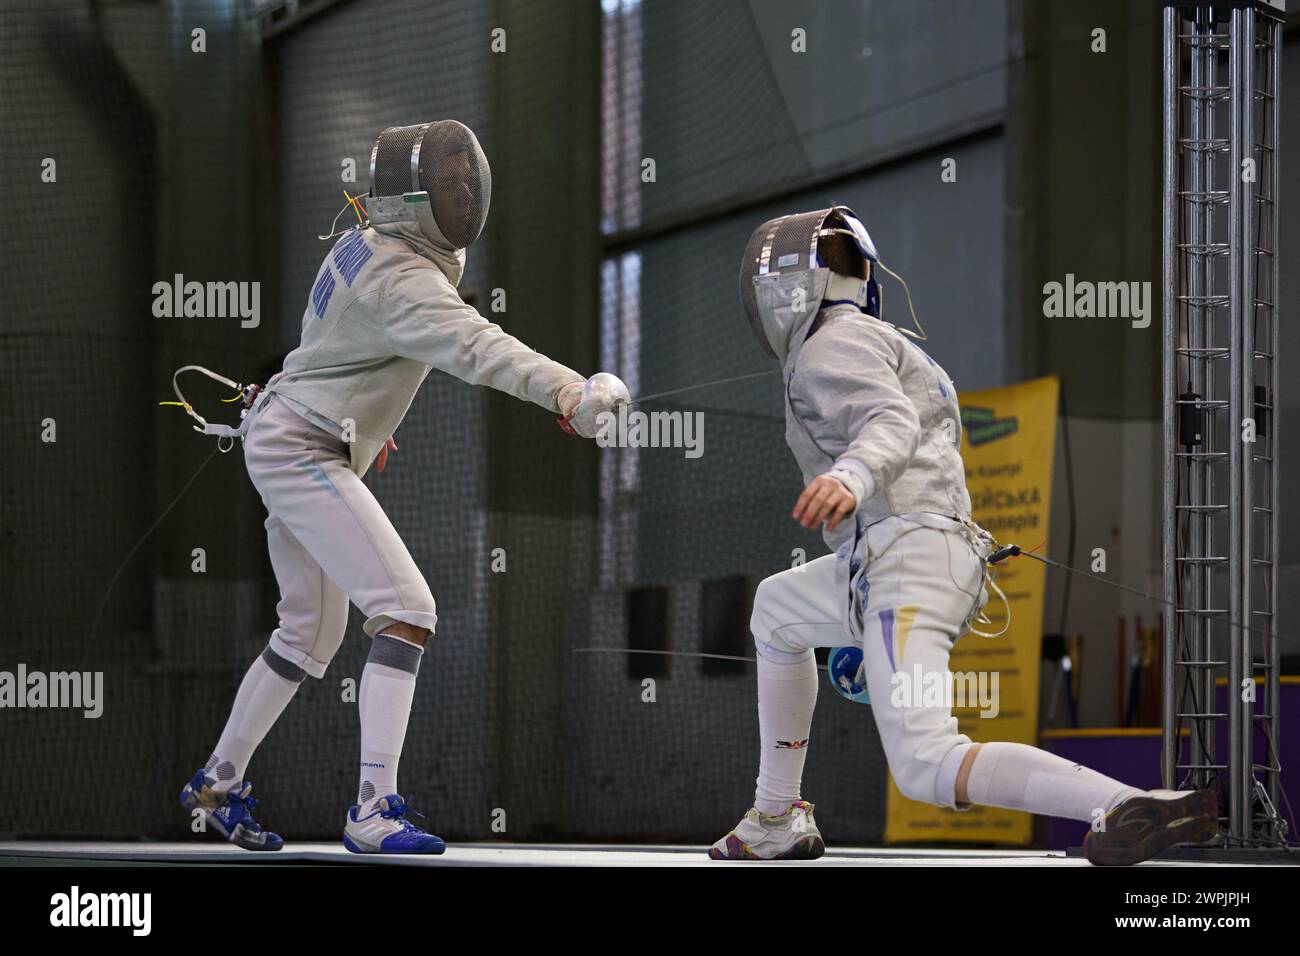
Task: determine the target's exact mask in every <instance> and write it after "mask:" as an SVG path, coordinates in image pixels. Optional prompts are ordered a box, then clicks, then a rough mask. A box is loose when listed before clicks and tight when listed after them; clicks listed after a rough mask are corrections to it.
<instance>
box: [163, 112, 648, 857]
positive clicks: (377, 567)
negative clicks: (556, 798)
mask: <svg viewBox="0 0 1300 956" xmlns="http://www.w3.org/2000/svg"><path fill="white" fill-rule="evenodd" d="M371 178H372V182H371V189H370V193H369V196H368V198H367V213H368V218H369V226H368V227H364V226H361V227H357V228H354V229H351V230H349V231H348V232H346V233H344V234H343V236H342V238H340V239H339V240H338V242H337V243H335V245H334V246H333V248H332V249H331V250H330V252H329V253H328V254H327V255H326V257H325V260H324V262H323V263H322V264H321V267H320V269H319V271H318V272H317V274H316V279H315V281H314V283H313V285H312V288H311V292H310V295H309V296H308V301H307V306H306V310H305V311H304V313H303V318H302V339H301V344H300V345H299V346H298V348H296V349H295V350H294V351H293V352H291V353H290V354H289V355H288V356H287V358H286V359H285V362H284V368H283V370H282V371H281V372H279V373H277V374H276V375H275V376H273V377H272V378H271V380H270V381H269V382H268V383H267V385H266V388H265V389H263V390H262V391H261V392H260V393H259V394H258V395H257V398H256V401H255V403H254V405H253V407H252V409H251V410H250V411H249V413H248V416H247V419H246V422H245V427H244V428H243V437H244V448H245V463H246V465H247V468H248V473H249V476H250V477H251V478H252V481H253V484H254V486H255V487H256V488H257V490H258V493H259V494H260V495H261V498H262V502H263V503H264V505H265V506H266V510H267V515H268V516H267V519H266V533H267V546H268V548H269V550H270V556H271V564H272V567H273V569H274V571H275V576H276V580H277V582H278V583H279V586H280V603H279V605H278V608H277V612H278V616H279V626H278V627H277V628H276V629H275V630H274V632H273V633H272V634H271V637H270V641H269V643H268V644H267V647H266V649H265V650H263V651H262V653H261V655H260V656H259V657H258V658H257V659H256V660H254V661H253V663H252V666H251V667H250V668H249V670H248V672H247V674H246V675H245V677H244V680H243V683H242V684H241V685H240V687H239V691H238V693H237V695H236V697H235V703H234V706H233V708H232V710H231V714H230V718H229V720H228V722H227V724H226V727H225V729H224V731H223V732H222V734H221V737H220V739H219V740H218V741H217V745H216V747H215V748H214V749H213V750H212V753H211V756H210V757H209V759H208V761H207V762H206V764H205V765H204V766H203V767H202V768H200V769H199V770H198V771H197V772H196V773H195V774H194V777H193V779H192V780H191V781H190V782H189V783H188V784H186V786H185V787H184V789H183V790H182V792H181V803H182V805H183V806H184V807H185V808H186V809H188V810H190V811H191V812H200V813H202V814H203V815H204V816H205V817H206V819H207V821H208V825H209V826H210V827H211V829H212V831H213V832H215V833H217V834H218V835H220V836H221V837H223V838H225V839H227V840H229V841H230V842H232V843H235V844H236V845H239V846H242V847H246V848H248V849H256V850H275V849H279V848H280V846H281V845H282V844H283V840H282V839H281V838H280V837H279V836H277V835H276V834H274V833H271V832H269V831H266V830H264V829H262V828H261V827H260V826H259V825H258V824H257V823H256V822H255V821H254V819H253V816H252V810H253V809H254V808H255V806H256V804H255V802H254V801H253V799H252V798H251V797H250V795H249V794H250V791H251V784H249V783H248V781H247V780H246V778H245V771H246V768H247V767H248V764H249V761H250V760H251V759H252V756H253V753H254V751H255V750H256V748H257V746H258V745H259V744H260V743H261V742H262V740H263V738H264V737H265V736H266V734H267V732H268V731H269V730H270V729H271V726H272V725H273V724H274V723H275V721H276V719H277V718H278V717H279V716H280V714H281V713H282V712H283V711H284V709H285V707H286V706H288V704H289V701H290V700H291V699H292V698H293V696H294V694H295V692H296V691H297V689H298V687H299V686H300V685H301V684H302V682H303V681H304V680H305V679H306V678H307V677H314V678H320V677H323V676H324V674H325V671H326V668H327V667H328V666H329V663H330V661H331V659H332V658H333V657H334V654H335V652H336V651H337V650H338V649H339V645H340V644H341V643H342V641H343V636H344V631H345V629H346V625H347V619H348V602H349V600H351V602H352V603H353V604H355V605H356V606H357V607H358V608H359V609H360V610H361V612H362V613H363V614H364V615H365V625H364V630H365V634H366V636H367V637H368V638H369V639H370V651H369V655H368V657H367V659H366V664H365V668H364V670H363V671H362V674H361V681H360V688H359V699H358V711H359V713H360V721H361V760H360V775H359V786H358V792H357V797H356V803H355V805H353V806H352V807H351V809H350V810H349V811H348V812H347V816H346V820H345V824H344V836H343V840H344V844H345V845H346V846H347V848H348V849H349V850H352V851H353V852H360V853H374V852H399V853H439V852H441V851H442V849H443V842H442V840H441V839H439V838H438V837H436V836H434V835H433V834H430V833H427V832H425V831H424V830H423V829H421V828H420V827H417V826H416V825H415V824H413V823H411V822H410V821H409V820H408V819H407V815H406V805H405V802H404V801H403V799H402V797H401V796H400V795H399V791H398V787H397V769H398V761H399V758H400V756H401V753H402V746H403V742H404V740H405V737H406V730H407V722H408V719H409V717H410V712H411V703H412V700H413V699H414V694H415V684H416V677H417V675H418V674H419V671H420V661H421V659H422V657H423V654H424V646H425V642H426V640H427V639H428V637H429V636H430V635H431V634H432V633H433V632H434V630H435V627H436V624H437V619H438V618H437V611H436V608H435V604H434V599H433V595H432V594H431V593H430V591H429V587H428V585H427V584H426V582H425V580H424V576H423V575H422V574H421V573H420V570H419V568H418V567H417V566H416V563H415V561H414V560H413V559H412V557H411V555H410V552H408V551H407V549H406V546H405V545H404V544H403V543H402V540H401V538H400V537H399V536H398V534H397V531H396V530H395V529H394V528H393V525H392V523H391V522H390V521H389V520H388V517H387V515H385V514H384V511H383V509H382V508H381V507H380V506H379V503H378V502H377V501H376V499H375V497H374V495H373V494H372V493H371V492H370V490H369V488H367V487H366V485H365V484H364V483H363V482H362V476H363V475H364V474H365V473H366V471H367V470H368V469H369V468H370V466H371V464H372V463H377V470H379V471H383V469H384V467H385V464H386V462H387V459H388V456H389V455H390V454H391V453H393V452H395V451H396V449H397V446H396V444H395V442H394V441H393V438H392V435H393V433H394V432H395V431H396V429H397V426H398V425H399V423H400V422H401V421H402V418H403V417H404V416H405V414H406V412H407V409H408V408H409V407H410V405H411V402H412V400H413V399H414V397H415V393H416V391H417V389H418V388H419V387H420V385H421V384H422V383H423V382H424V379H425V377H426V376H427V375H428V374H429V372H430V370H431V369H434V368H436V369H440V370H442V371H444V372H449V373H450V374H452V375H455V376H456V377H458V378H460V379H462V380H464V381H466V382H470V383H473V384H477V385H489V386H491V387H493V388H496V389H499V390H501V391H504V392H506V393H508V394H510V395H513V396H515V397H516V398H520V399H525V400H528V401H531V402H534V403H536V404H538V405H540V406H542V407H543V408H545V409H548V410H549V411H551V412H553V413H559V414H561V415H563V416H565V418H566V419H572V418H574V416H578V413H579V411H581V412H582V413H583V414H581V415H580V416H578V421H579V422H586V421H590V420H591V419H592V418H593V417H594V416H593V415H592V414H591V412H593V411H595V412H599V411H601V410H603V409H594V410H593V409H591V408H588V407H586V406H587V403H588V396H589V394H590V393H589V390H588V389H586V388H584V385H583V382H584V379H583V377H582V376H581V375H579V374H578V373H577V372H574V371H573V370H571V369H569V368H566V367H564V366H563V365H560V364H558V363H556V362H553V361H551V360H550V359H549V358H547V357H546V356H544V355H541V354H540V353H538V352H535V351H533V350H532V349H530V348H528V347H527V346H526V345H524V344H523V343H522V342H520V341H519V340H517V339H515V338H514V337H512V336H510V335H508V334H507V333H505V332H504V331H503V330H502V329H501V328H499V327H498V326H497V325H494V324H492V323H490V322H488V321H487V320H486V319H484V318H483V317H482V316H481V315H479V314H478V312H477V311H475V310H474V309H473V308H472V307H471V306H469V305H467V304H466V303H465V302H464V301H463V300H462V299H461V297H460V295H459V293H458V292H457V290H456V285H457V283H458V282H459V280H460V278H461V274H462V272H463V269H464V264H465V251H464V250H465V247H466V246H468V245H469V244H470V243H471V242H473V241H474V239H476V238H477V237H478V235H479V233H480V232H481V230H482V228H483V224H484V220H485V219H486V218H487V211H488V203H489V197H490V194H491V173H490V171H489V167H488V163H487V159H486V157H484V155H483V151H482V149H481V148H480V146H479V143H478V140H477V139H476V138H475V136H474V134H473V133H472V132H471V131H470V130H469V129H468V128H466V127H465V126H463V125H461V124H460V123H457V122H454V121H451V120H444V121H440V122H436V123H429V124H424V125H421V126H408V127H395V128H390V129H387V130H385V131H384V132H383V133H381V134H380V136H379V139H378V141H377V142H376V144H375V148H374V151H373V153H372V161H371ZM619 384H620V385H621V383H619ZM601 394H602V395H605V394H608V392H607V390H606V391H602V392H601ZM622 395H623V397H626V390H625V389H624V390H623V392H622ZM579 431H582V429H579ZM584 437H588V438H590V437H592V434H591V433H590V432H588V433H585V436H584Z"/></svg>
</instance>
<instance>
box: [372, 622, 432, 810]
mask: <svg viewBox="0 0 1300 956" xmlns="http://www.w3.org/2000/svg"><path fill="white" fill-rule="evenodd" d="M423 654H424V648H422V647H420V646H419V645H418V644H412V643H411V642H409V641H405V640H403V639H402V638H400V637H394V636H393V635H391V634H379V635H376V637H375V639H374V641H373V642H372V643H371V645H370V656H369V657H368V658H367V659H366V666H365V669H364V670H363V671H362V672H361V687H360V690H359V691H358V699H357V709H358V710H359V711H360V714H361V783H360V786H359V787H358V789H357V804H358V805H359V806H360V807H361V811H360V814H361V815H364V814H366V813H368V812H369V811H370V810H371V809H372V807H373V804H374V802H375V801H376V800H378V799H379V798H380V797H386V796H388V795H389V794H390V793H397V761H398V759H399V758H400V757H401V755H402V744H403V743H404V742H405V740H406V725H407V722H408V720H409V719H410V716H411V702H412V701H413V700H415V677H416V674H417V673H419V670H420V658H421V656H422V655H423Z"/></svg>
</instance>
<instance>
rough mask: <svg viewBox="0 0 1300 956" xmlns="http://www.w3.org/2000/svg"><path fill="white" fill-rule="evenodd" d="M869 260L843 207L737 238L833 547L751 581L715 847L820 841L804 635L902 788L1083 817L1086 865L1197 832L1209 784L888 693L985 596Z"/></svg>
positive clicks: (955, 468)
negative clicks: (1106, 764)
mask: <svg viewBox="0 0 1300 956" xmlns="http://www.w3.org/2000/svg"><path fill="white" fill-rule="evenodd" d="M878 263H879V256H878V254H877V253H876V250H875V247H874V245H873V244H872V242H871V239H870V237H869V236H868V234H867V231H866V229H865V227H864V226H863V224H862V222H861V221H860V220H859V219H858V218H857V217H856V216H855V215H854V214H853V212H852V211H851V210H849V209H847V208H846V207H842V206H841V207H831V208H829V209H822V210H817V211H815V212H812V213H803V214H798V215H794V216H786V217H780V218H778V219H775V220H771V221H769V222H767V223H764V224H763V225H762V226H760V227H759V228H758V229H757V230H755V232H754V235H753V237H752V238H751V240H750V243H749V246H748V248H747V249H746V252H745V258H744V261H743V264H742V268H741V298H742V302H743V304H744V306H745V311H746V315H747V317H748V318H749V320H750V323H751V326H752V327H753V330H754V332H755V333H756V334H757V335H758V337H759V341H760V343H761V344H762V345H763V346H764V348H765V349H766V350H767V351H768V353H769V354H771V355H772V356H773V357H774V358H776V359H777V360H779V361H780V362H782V365H783V376H782V381H783V383H784V386H785V396H786V401H785V410H786V443H787V444H788V445H789V447H790V450H791V452H793V453H794V456H795V459H796V461H797V462H798V464H799V467H800V470H801V472H802V473H803V479H804V484H805V486H806V487H805V489H804V492H803V493H802V494H801V496H800V497H799V499H798V501H797V502H796V505H795V509H794V512H793V517H794V518H795V520H797V521H799V522H800V523H801V524H803V525H804V527H807V528H816V527H818V526H821V527H822V528H823V532H824V538H825V540H826V543H827V544H828V545H829V546H830V548H831V549H832V551H833V552H834V553H832V554H828V555H826V556H824V557H820V558H817V559H816V560H813V561H810V562H808V563H807V564H805V565H802V566H799V567H794V568H791V569H789V570H786V571H782V572H780V573H779V574H774V575H772V576H771V577H769V578H766V579H765V580H764V581H763V582H762V583H761V584H760V585H759V587H758V590H757V593H756V594H755V598H754V606H753V613H752V617H751V622H750V623H751V629H752V631H753V637H754V643H755V647H756V650H757V668H758V711H759V735H760V762H759V775H758V781H757V788H756V792H755V802H754V807H753V808H751V809H750V810H749V811H748V812H747V813H746V815H745V817H744V818H743V819H742V820H741V822H740V824H739V825H737V827H736V828H735V829H734V830H732V831H731V832H730V833H728V834H727V835H726V836H725V837H723V838H722V839H721V840H719V841H718V842H717V843H715V844H714V845H713V847H712V848H711V849H710V856H712V857H713V858H714V859H730V860H736V859H778V858H780V859H790V858H815V857H818V856H820V855H821V854H822V853H823V851H824V842H823V839H822V836H821V833H820V832H819V831H818V828H817V825H816V822H815V820H814V818H813V806H812V804H811V803H808V802H807V801H805V800H803V799H802V796H801V793H800V787H801V782H802V775H803V765H804V758H805V756H806V753H807V747H808V745H809V740H810V731H811V725H812V715H813V707H814V704H815V702H816V698H817V685H818V669H817V665H816V662H815V659H814V656H813V650H812V649H813V648H815V647H837V646H841V645H846V644H847V645H851V646H856V647H857V648H859V649H860V650H861V654H862V667H861V669H860V671H859V672H858V673H859V675H860V676H859V678H858V679H859V680H861V681H864V682H865V691H866V694H865V696H867V697H869V699H870V703H871V710H870V713H871V714H873V715H874V718H875V723H876V728H877V730H878V731H879V733H880V739H881V743H882V745H883V748H884V751H885V756H886V758H887V760H888V763H889V769H890V772H891V773H892V775H893V777H894V780H895V782H896V783H897V784H898V787H899V790H900V791H901V792H902V793H903V794H904V795H905V796H907V797H910V798H911V799H913V800H919V801H923V802H925V803H930V804H934V805H936V806H940V807H949V808H953V809H958V810H961V809H969V807H970V806H971V805H972V804H975V803H979V804H985V805H989V806H997V807H1008V808H1012V809H1018V810H1028V811H1030V812H1033V813H1039V814H1044V815H1050V816H1061V817H1068V818H1071V819H1075V820H1083V821H1089V822H1090V823H1093V824H1094V829H1093V832H1091V833H1090V834H1089V838H1088V841H1087V849H1088V856H1089V859H1091V860H1093V861H1094V862H1097V863H1131V862H1136V861H1137V860H1140V859H1144V858H1146V857H1148V856H1150V855H1152V854H1154V853H1156V852H1158V851H1159V850H1160V849H1163V848H1164V847H1166V846H1168V845H1170V844H1172V843H1175V842H1183V841H1188V840H1200V839H1204V838H1206V837H1207V836H1208V835H1209V834H1210V833H1212V832H1213V830H1214V825H1215V824H1214V816H1213V815H1214V813H1215V812H1216V806H1215V800H1214V797H1213V795H1212V794H1211V793H1209V792H1208V791H1201V792H1175V791H1154V792H1144V791H1141V790H1138V789H1136V788H1133V787H1127V786H1125V785H1124V784H1122V783H1120V782H1118V781H1116V780H1112V779H1110V778H1108V777H1105V776H1103V775H1102V774H1099V773H1096V772H1095V771H1092V770H1089V769H1088V768H1086V767H1082V766H1079V765H1078V764H1074V763H1072V762H1070V761H1068V760H1065V759H1063V758H1061V757H1058V756H1055V755H1053V754H1050V753H1047V752H1046V751H1043V750H1039V749H1037V748H1034V747H1030V746H1027V745H1024V744H1018V743H1005V742H996V743H984V744H980V743H974V742H972V740H971V739H970V738H969V737H968V736H966V735H965V734H962V733H959V732H958V729H957V727H958V725H957V719H956V718H955V717H954V716H953V715H952V712H951V708H950V707H949V706H948V705H947V704H946V703H945V704H942V705H939V706H920V705H919V703H920V702H919V701H918V700H915V699H913V700H909V701H908V706H903V705H901V704H896V703H895V700H898V699H905V698H900V696H899V695H895V694H893V693H892V692H893V690H894V687H895V685H894V678H895V674H902V675H914V674H915V673H916V672H917V669H918V668H919V670H920V673H922V674H923V675H942V676H944V677H945V678H946V676H947V674H948V661H949V655H950V652H951V650H952V647H953V643H954V642H955V641H956V640H957V639H958V638H959V637H961V636H962V634H963V633H965V631H966V630H967V629H968V627H969V626H970V624H971V622H972V619H973V618H974V617H975V615H977V614H979V613H980V611H981V609H982V608H983V606H984V604H985V603H986V602H987V599H988V591H987V589H986V588H985V586H984V583H985V569H986V561H985V559H986V558H987V557H988V556H989V554H990V552H991V550H992V548H993V546H994V542H993V541H992V538H991V537H990V536H989V535H988V534H987V533H986V532H984V531H983V530H982V529H981V528H979V527H978V526H977V525H976V524H975V523H974V522H973V521H972V520H971V511H970V497H969V495H968V493H967V490H966V481H965V470H964V467H963V464H962V458H961V454H960V435H961V424H960V422H961V416H960V410H959V407H958V402H957V393H956V390H955V388H954V386H953V383H952V380H951V379H950V378H949V377H948V375H947V373H946V372H945V371H944V370H943V368H942V367H940V366H939V365H938V364H937V363H936V362H935V361H934V360H933V359H932V358H931V357H930V356H929V355H927V354H926V353H925V352H924V351H923V350H922V349H921V348H920V347H919V346H918V345H917V344H916V342H915V341H913V340H912V339H911V338H909V337H908V336H907V335H904V334H903V333H902V332H900V331H899V329H897V328H896V327H894V326H893V325H891V324H889V323H887V322H885V321H883V320H882V319H881V318H879V316H880V315H881V310H880V295H879V289H878V287H877V285H876V282H875V278H874V275H873V267H875V266H876V265H878ZM914 696H915V697H920V695H914ZM863 716H864V717H865V716H866V711H864V713H863Z"/></svg>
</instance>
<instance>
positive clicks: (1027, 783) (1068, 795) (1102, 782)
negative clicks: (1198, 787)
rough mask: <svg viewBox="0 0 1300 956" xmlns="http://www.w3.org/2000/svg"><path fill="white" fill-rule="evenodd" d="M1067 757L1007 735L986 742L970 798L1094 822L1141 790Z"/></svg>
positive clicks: (973, 771)
mask: <svg viewBox="0 0 1300 956" xmlns="http://www.w3.org/2000/svg"><path fill="white" fill-rule="evenodd" d="M1142 792H1143V791H1142V790H1140V789H1138V788H1137V787H1129V786H1125V785H1124V784H1122V783H1120V782H1119V781H1118V780H1113V779H1111V778H1110V777H1107V776H1106V775H1105V774H1100V773H1097V771H1095V770H1089V769H1088V768H1087V767H1085V766H1083V765H1082V764H1077V763H1071V762H1070V761H1069V760H1066V759H1065V758H1064V757H1058V756H1056V754H1051V753H1048V752H1047V751H1046V750H1039V749H1038V748H1037V747H1030V746H1029V745H1028V744H1014V743H1007V742H1005V741H998V742H996V743H988V744H984V745H983V746H981V747H980V749H979V753H978V754H976V755H975V760H974V762H973V763H972V764H971V768H970V778H969V779H968V780H967V782H966V794H967V796H968V797H969V799H970V802H971V803H980V804H983V805H985V806H989V807H1005V808H1007V809H1010V810H1028V811H1029V812H1030V813H1038V814H1042V815H1043V816H1048V817H1065V818H1066V819H1069V820H1083V821H1085V822H1091V821H1092V820H1093V819H1094V818H1095V817H1098V816H1104V815H1105V814H1106V813H1109V812H1110V810H1111V808H1112V807H1114V806H1115V804H1117V803H1119V802H1120V801H1121V800H1127V799H1128V798H1129V797H1131V796H1134V795H1136V794H1139V793H1142Z"/></svg>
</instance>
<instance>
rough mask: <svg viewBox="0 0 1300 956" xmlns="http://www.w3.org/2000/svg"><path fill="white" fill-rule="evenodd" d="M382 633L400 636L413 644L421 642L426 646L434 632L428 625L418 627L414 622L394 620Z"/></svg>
mask: <svg viewBox="0 0 1300 956" xmlns="http://www.w3.org/2000/svg"><path fill="white" fill-rule="evenodd" d="M380 633H381V634H387V635H389V636H391V637H400V638H401V639H402V640H404V641H410V642H411V643H412V644H419V645H420V646H421V647H424V645H425V642H426V641H427V640H428V639H429V635H430V634H432V633H433V631H431V630H430V629H429V628H427V627H417V626H416V625H414V624H407V623H406V622H405V621H394V622H393V623H392V624H389V625H388V626H387V627H386V628H384V629H383V631H382V632H380Z"/></svg>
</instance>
